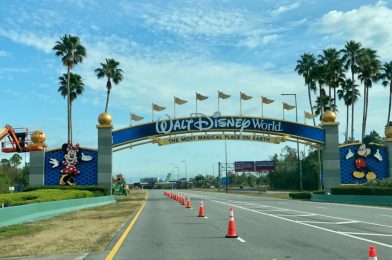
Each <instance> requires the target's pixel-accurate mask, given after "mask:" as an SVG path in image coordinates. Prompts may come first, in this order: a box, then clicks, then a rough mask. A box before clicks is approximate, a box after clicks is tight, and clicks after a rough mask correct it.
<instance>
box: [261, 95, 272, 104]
mask: <svg viewBox="0 0 392 260" xmlns="http://www.w3.org/2000/svg"><path fill="white" fill-rule="evenodd" d="M261 102H263V104H267V105H268V104H271V103H272V102H274V100H272V99H269V98H266V97H261Z"/></svg>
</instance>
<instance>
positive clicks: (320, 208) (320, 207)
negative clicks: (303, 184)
mask: <svg viewBox="0 0 392 260" xmlns="http://www.w3.org/2000/svg"><path fill="white" fill-rule="evenodd" d="M316 208H319V209H328V208H327V207H316Z"/></svg>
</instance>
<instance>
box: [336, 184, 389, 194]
mask: <svg viewBox="0 0 392 260" xmlns="http://www.w3.org/2000/svg"><path fill="white" fill-rule="evenodd" d="M331 194H333V195H373V196H392V187H379V186H363V185H347V186H341V187H338V188H332V189H331Z"/></svg>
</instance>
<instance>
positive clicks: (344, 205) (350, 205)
mask: <svg viewBox="0 0 392 260" xmlns="http://www.w3.org/2000/svg"><path fill="white" fill-rule="evenodd" d="M216 195H224V196H230V195H231V196H241V197H246V198H256V197H252V196H247V195H241V194H226V193H217V194H216ZM259 198H262V199H265V200H280V201H287V199H277V198H270V197H259ZM295 202H297V203H313V204H320V203H325V204H330V205H336V206H341V207H354V208H368V209H379V210H392V208H388V207H377V206H365V205H354V204H343V203H332V202H317V201H295Z"/></svg>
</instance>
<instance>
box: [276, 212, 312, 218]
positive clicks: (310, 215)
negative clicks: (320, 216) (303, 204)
mask: <svg viewBox="0 0 392 260" xmlns="http://www.w3.org/2000/svg"><path fill="white" fill-rule="evenodd" d="M275 216H280V217H313V216H317V214H314V213H309V214H298V215H281V214H276V215H275Z"/></svg>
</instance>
